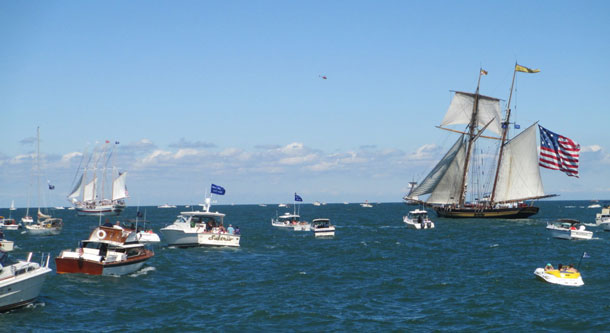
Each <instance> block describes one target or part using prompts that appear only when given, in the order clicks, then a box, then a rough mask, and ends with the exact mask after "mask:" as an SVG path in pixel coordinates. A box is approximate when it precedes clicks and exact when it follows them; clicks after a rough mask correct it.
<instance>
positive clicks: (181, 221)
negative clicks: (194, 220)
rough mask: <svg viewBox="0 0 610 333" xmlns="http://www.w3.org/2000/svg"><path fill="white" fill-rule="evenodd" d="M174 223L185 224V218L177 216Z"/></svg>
mask: <svg viewBox="0 0 610 333" xmlns="http://www.w3.org/2000/svg"><path fill="white" fill-rule="evenodd" d="M174 223H186V217H184V216H183V215H178V217H177V218H176V221H175V222H174Z"/></svg>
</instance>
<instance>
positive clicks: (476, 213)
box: [433, 206, 539, 219]
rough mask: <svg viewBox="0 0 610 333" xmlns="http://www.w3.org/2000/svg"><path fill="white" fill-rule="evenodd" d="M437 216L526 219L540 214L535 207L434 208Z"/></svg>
mask: <svg viewBox="0 0 610 333" xmlns="http://www.w3.org/2000/svg"><path fill="white" fill-rule="evenodd" d="M433 208H434V211H435V212H436V215H438V216H439V217H447V218H470V219H472V218H481V219H525V218H528V217H530V216H532V215H535V214H537V213H538V210H539V208H538V207H535V206H525V207H515V208H470V207H463V208H449V207H433Z"/></svg>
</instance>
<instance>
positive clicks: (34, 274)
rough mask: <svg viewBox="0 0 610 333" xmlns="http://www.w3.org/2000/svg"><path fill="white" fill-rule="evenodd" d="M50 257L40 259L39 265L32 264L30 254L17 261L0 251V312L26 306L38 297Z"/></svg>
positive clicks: (48, 270) (49, 270) (47, 272)
mask: <svg viewBox="0 0 610 333" xmlns="http://www.w3.org/2000/svg"><path fill="white" fill-rule="evenodd" d="M49 257H50V255H47V256H46V260H45V256H43V257H42V259H41V262H40V264H38V263H35V262H32V261H31V260H32V253H30V254H28V258H27V259H26V260H18V259H14V258H12V257H11V256H9V254H8V253H6V252H1V251H0V311H8V310H11V309H15V308H19V307H22V306H25V305H28V304H30V303H32V302H34V300H35V299H36V297H38V295H39V294H40V290H41V289H42V285H43V283H44V280H45V278H46V277H47V274H49V273H51V269H50V268H49Z"/></svg>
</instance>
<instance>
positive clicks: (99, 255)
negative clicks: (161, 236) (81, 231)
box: [55, 225, 155, 276]
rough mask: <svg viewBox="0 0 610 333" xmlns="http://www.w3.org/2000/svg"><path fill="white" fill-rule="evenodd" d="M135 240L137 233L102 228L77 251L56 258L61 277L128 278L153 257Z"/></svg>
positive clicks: (121, 229) (93, 232) (82, 242)
mask: <svg viewBox="0 0 610 333" xmlns="http://www.w3.org/2000/svg"><path fill="white" fill-rule="evenodd" d="M154 255H155V254H154V252H153V251H151V250H149V249H147V248H146V247H145V245H144V244H142V243H139V242H138V241H137V240H136V233H135V232H132V231H130V230H126V229H123V228H122V227H120V226H107V225H103V226H99V227H97V228H95V229H94V230H93V231H92V232H91V234H90V235H89V238H88V239H87V240H83V241H81V242H80V246H79V247H78V248H77V249H75V250H63V251H61V253H60V254H59V256H57V257H56V258H55V266H57V273H58V274H66V273H80V274H89V275H117V276H118V275H125V274H130V273H133V272H135V271H137V270H139V269H140V268H142V266H144V264H145V262H146V261H147V260H148V259H150V258H152V257H153V256H154Z"/></svg>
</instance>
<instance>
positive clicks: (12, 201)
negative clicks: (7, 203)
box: [9, 200, 17, 210]
mask: <svg viewBox="0 0 610 333" xmlns="http://www.w3.org/2000/svg"><path fill="white" fill-rule="evenodd" d="M9 210H17V208H15V200H11V207H10V208H9Z"/></svg>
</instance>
